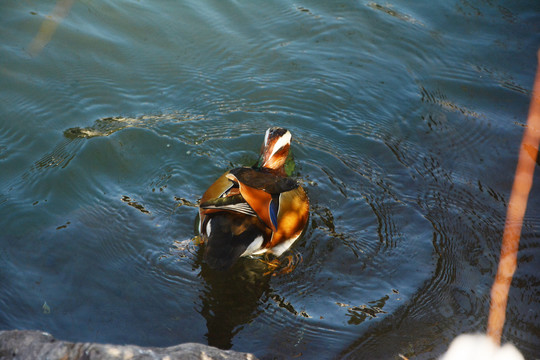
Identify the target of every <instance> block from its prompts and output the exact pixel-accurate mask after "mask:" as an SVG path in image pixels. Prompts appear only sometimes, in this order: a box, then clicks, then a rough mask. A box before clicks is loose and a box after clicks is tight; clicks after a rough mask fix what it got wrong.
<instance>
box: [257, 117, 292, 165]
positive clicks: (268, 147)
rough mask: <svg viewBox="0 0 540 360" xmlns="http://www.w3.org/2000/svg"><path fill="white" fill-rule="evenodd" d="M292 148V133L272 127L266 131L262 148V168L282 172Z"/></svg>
mask: <svg viewBox="0 0 540 360" xmlns="http://www.w3.org/2000/svg"><path fill="white" fill-rule="evenodd" d="M290 146H291V133H290V132H289V130H287V129H283V128H279V127H272V128H270V129H268V130H266V134H265V135H264V143H263V145H262V148H261V161H260V163H259V165H260V167H263V168H267V169H271V170H280V169H281V168H282V167H283V165H285V160H287V156H288V155H289V148H290Z"/></svg>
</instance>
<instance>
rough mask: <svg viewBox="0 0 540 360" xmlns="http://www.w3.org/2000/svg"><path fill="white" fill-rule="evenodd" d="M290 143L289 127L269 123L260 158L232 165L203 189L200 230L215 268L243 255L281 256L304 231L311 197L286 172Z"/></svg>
mask: <svg viewBox="0 0 540 360" xmlns="http://www.w3.org/2000/svg"><path fill="white" fill-rule="evenodd" d="M290 145H291V133H290V132H289V131H288V130H286V129H282V128H278V127H273V128H270V129H268V130H267V131H266V134H265V136H264V142H263V144H262V147H261V156H260V159H259V161H258V163H257V164H256V165H254V166H252V167H240V168H235V169H232V170H229V171H227V172H226V173H225V174H223V175H222V176H221V177H219V178H218V179H217V180H216V181H215V182H214V183H213V184H212V185H211V186H210V187H209V188H208V190H206V192H205V193H204V194H203V196H202V198H201V201H200V205H199V219H200V220H199V234H200V236H201V238H202V241H203V242H205V243H206V248H205V250H204V260H205V261H206V263H207V264H208V265H209V266H210V267H211V268H213V269H217V270H225V269H228V268H230V267H231V266H232V265H233V264H234V263H235V261H236V260H237V259H238V258H240V257H242V256H250V255H259V254H264V253H270V254H273V255H275V256H280V255H281V254H282V253H283V252H285V251H286V250H287V249H288V248H289V247H290V246H291V245H292V244H293V243H294V242H295V241H296V240H297V239H298V238H299V237H300V235H301V234H302V232H303V231H304V229H305V227H306V224H307V221H308V217H309V200H308V197H307V195H306V192H305V191H304V189H303V188H302V187H301V186H300V185H299V184H298V183H297V182H296V181H295V180H293V179H291V178H289V177H287V176H286V174H285V168H284V166H285V161H286V159H287V156H288V154H289V148H290Z"/></svg>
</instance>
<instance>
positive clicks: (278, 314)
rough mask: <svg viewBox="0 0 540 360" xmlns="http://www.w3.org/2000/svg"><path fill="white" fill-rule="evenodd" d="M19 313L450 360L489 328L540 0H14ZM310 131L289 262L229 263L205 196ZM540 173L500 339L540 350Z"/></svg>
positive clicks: (83, 325)
mask: <svg viewBox="0 0 540 360" xmlns="http://www.w3.org/2000/svg"><path fill="white" fill-rule="evenodd" d="M0 34H1V39H2V40H1V41H0V224H1V231H0V284H1V288H0V329H40V330H44V331H48V332H50V333H52V334H54V335H55V336H56V337H57V338H61V339H65V340H71V341H94V342H103V343H118V344H124V343H132V344H138V345H145V346H168V345H173V344H177V343H181V342H189V341H195V342H202V343H209V344H211V345H215V346H219V347H221V348H232V349H235V350H240V351H248V352H253V353H255V354H256V355H257V356H259V357H262V358H293V357H299V358H304V359H312V358H335V357H337V358H347V359H357V358H358V359H361V358H396V357H397V354H399V353H401V354H405V355H407V356H410V357H413V356H415V357H416V358H420V359H424V358H425V359H429V358H434V357H436V356H437V355H439V354H440V353H441V352H443V351H445V350H446V348H447V346H448V344H449V342H450V341H451V339H452V338H453V337H455V336H456V335H458V334H460V333H463V332H483V331H485V328H486V323H487V315H488V311H489V292H490V288H491V284H492V282H493V276H494V274H495V271H496V266H497V263H498V256H499V246H500V241H501V236H502V229H503V226H504V221H505V214H506V208H507V205H508V198H509V193H510V189H511V186H512V181H513V175H514V170H515V166H516V159H517V153H518V150H519V143H520V140H521V136H522V133H523V130H524V126H525V123H526V117H527V112H528V104H529V100H530V97H531V88H532V81H533V77H534V73H535V68H536V51H537V50H538V48H539V47H540V3H538V2H536V1H502V0H501V1H497V0H459V1H457V0H452V1H442V0H437V1H415V2H410V1H390V2H388V1H387V2H372V1H331V2H330V1H301V2H289V1H280V0H272V1H249V2H248V1H211V0H203V1H200V0H198V1H181V2H178V1H166V0H162V1H152V2H146V1H122V0H120V1H105V0H103V1H71V0H59V1H58V3H55V2H54V1H35V0H30V1H25V2H20V1H17V2H16V1H4V2H2V4H1V5H0ZM270 126H283V127H286V128H288V129H289V130H290V131H291V132H292V134H293V144H292V151H293V154H294V161H295V168H294V171H293V175H294V176H295V177H297V178H298V180H299V181H300V182H301V183H302V185H303V186H304V188H305V189H306V191H307V192H308V194H309V197H310V200H311V218H310V222H309V224H308V230H307V233H306V234H305V236H304V237H303V238H302V239H301V240H299V241H298V242H297V243H296V244H295V246H294V247H293V249H292V250H291V252H290V253H289V254H292V255H294V256H295V257H297V258H301V259H302V261H301V262H300V263H299V264H298V265H297V267H296V268H295V270H294V271H293V272H292V273H289V274H284V275H278V276H270V275H266V274H265V273H266V271H267V269H266V268H265V265H264V264H262V263H260V262H259V261H257V260H250V259H245V260H243V261H241V262H240V263H239V265H238V267H236V268H235V270H234V271H232V272H231V273H227V274H220V273H215V272H212V271H210V270H209V269H207V267H206V265H205V264H204V263H203V262H202V259H201V254H200V251H199V247H198V246H197V245H196V244H195V243H194V242H192V241H191V239H192V238H193V237H194V235H195V234H194V224H195V217H196V214H197V207H196V204H197V200H198V199H199V198H200V196H201V195H202V193H203V192H204V191H205V190H206V188H207V187H208V186H209V185H210V184H211V183H212V182H213V181H214V179H215V178H217V177H218V176H219V175H221V174H222V173H223V172H224V171H225V170H227V169H229V168H231V167H235V166H241V165H250V164H252V163H253V162H255V160H256V159H257V156H258V151H259V149H260V144H261V142H262V140H263V136H264V131H265V130H266V129H267V128H268V127H270ZM539 184H540V175H539V174H538V169H537V173H536V175H535V183H534V185H533V188H532V191H531V197H530V200H529V205H528V209H527V214H526V217H525V222H524V229H523V235H522V239H521V246H520V253H519V257H518V270H517V272H516V274H515V276H514V281H513V283H512V290H511V292H510V299H509V307H508V315H507V323H506V326H505V329H504V335H503V342H507V341H510V342H512V343H514V344H516V346H517V347H518V348H519V349H520V350H521V351H522V352H523V353H524V354H525V355H526V356H527V357H528V358H533V357H534V356H538V353H540V319H539V315H538V314H539V313H540V306H539V305H538V304H539V302H540V297H539V294H540V293H539V289H540V273H539V271H538V270H539V269H540V255H539V253H538V248H539V247H540V215H539V214H540V185H539Z"/></svg>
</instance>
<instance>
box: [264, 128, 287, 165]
mask: <svg viewBox="0 0 540 360" xmlns="http://www.w3.org/2000/svg"><path fill="white" fill-rule="evenodd" d="M290 143H291V133H290V132H289V131H288V130H287V132H286V133H285V134H284V135H283V136H282V137H280V138H279V140H278V141H277V143H276V144H275V145H274V148H273V149H272V154H270V156H269V157H268V159H271V158H272V156H274V154H275V153H277V152H278V151H279V150H280V149H281V148H282V147H284V146H285V145H289V144H290Z"/></svg>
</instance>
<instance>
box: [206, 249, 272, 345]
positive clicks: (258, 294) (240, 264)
mask: <svg viewBox="0 0 540 360" xmlns="http://www.w3.org/2000/svg"><path fill="white" fill-rule="evenodd" d="M202 257H203V255H202V251H200V256H199V260H198V261H199V264H200V268H201V272H200V274H199V275H200V276H201V277H202V278H203V279H204V281H205V283H206V286H205V288H204V289H203V290H202V291H201V293H200V298H201V308H200V314H201V315H202V316H203V317H204V318H205V319H206V327H207V330H208V332H207V333H206V338H207V340H208V345H211V346H215V347H218V348H220V349H225V350H227V349H230V348H231V347H232V345H233V342H232V340H233V338H234V337H235V335H236V334H237V333H238V332H239V331H240V330H242V328H243V326H244V325H246V324H249V323H250V322H251V321H252V320H253V319H255V318H256V317H257V316H258V315H259V313H260V312H261V311H262V307H261V306H260V305H261V304H264V303H266V301H268V298H269V296H270V294H271V293H272V290H271V288H270V278H271V276H270V275H268V274H266V272H267V270H268V266H267V264H265V263H263V262H262V261H259V260H257V259H247V258H241V259H239V260H238V261H237V262H236V264H235V265H234V266H233V267H232V268H231V269H229V270H227V271H217V270H214V269H212V268H211V267H210V266H208V264H206V263H205V262H204V261H202Z"/></svg>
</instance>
